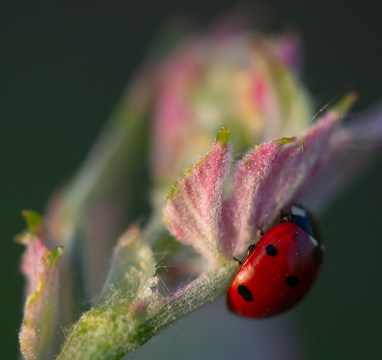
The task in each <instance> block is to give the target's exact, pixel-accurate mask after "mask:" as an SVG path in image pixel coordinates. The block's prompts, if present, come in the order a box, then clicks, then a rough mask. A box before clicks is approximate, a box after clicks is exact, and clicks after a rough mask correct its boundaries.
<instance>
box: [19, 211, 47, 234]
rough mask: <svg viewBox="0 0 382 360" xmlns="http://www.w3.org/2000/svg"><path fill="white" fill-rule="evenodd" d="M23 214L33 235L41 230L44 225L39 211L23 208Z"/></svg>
mask: <svg viewBox="0 0 382 360" xmlns="http://www.w3.org/2000/svg"><path fill="white" fill-rule="evenodd" d="M21 214H22V215H23V217H24V219H25V221H26V223H27V226H28V228H29V230H30V232H31V233H32V234H33V235H37V234H38V232H39V230H40V229H41V227H42V226H43V218H42V216H41V215H40V214H39V213H37V212H35V211H32V210H23V211H22V212H21Z"/></svg>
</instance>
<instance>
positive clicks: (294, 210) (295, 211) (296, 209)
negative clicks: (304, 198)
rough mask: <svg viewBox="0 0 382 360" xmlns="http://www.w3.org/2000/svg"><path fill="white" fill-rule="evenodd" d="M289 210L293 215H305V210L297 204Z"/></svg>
mask: <svg viewBox="0 0 382 360" xmlns="http://www.w3.org/2000/svg"><path fill="white" fill-rule="evenodd" d="M290 212H291V213H292V214H293V215H295V216H301V217H307V214H306V211H305V210H304V209H302V208H300V207H298V206H292V207H291V209H290Z"/></svg>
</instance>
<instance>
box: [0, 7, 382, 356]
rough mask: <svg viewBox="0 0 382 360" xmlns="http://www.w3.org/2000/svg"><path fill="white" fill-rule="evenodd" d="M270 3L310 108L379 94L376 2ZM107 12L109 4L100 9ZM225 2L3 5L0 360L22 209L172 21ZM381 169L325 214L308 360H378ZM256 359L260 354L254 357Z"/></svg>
mask: <svg viewBox="0 0 382 360" xmlns="http://www.w3.org/2000/svg"><path fill="white" fill-rule="evenodd" d="M354 3H355V4H353V3H351V2H347V3H345V4H346V7H344V6H343V5H341V6H340V5H339V4H338V5H337V4H336V3H335V2H333V1H326V0H325V1H311V2H304V1H281V0H280V1H273V2H269V3H268V5H269V8H270V9H271V13H272V14H273V17H272V18H271V20H270V25H271V27H273V28H274V29H276V30H277V29H280V28H281V26H282V25H283V24H288V23H292V24H295V25H297V26H299V27H300V28H301V30H302V31H303V35H304V44H305V50H306V71H305V80H306V83H307V85H308V87H309V88H310V89H311V91H312V92H313V94H314V95H315V96H316V98H317V99H318V102H317V110H318V108H319V107H320V106H322V105H324V104H325V103H326V102H328V101H330V100H332V99H333V98H334V97H335V96H336V95H337V94H338V93H340V92H341V91H342V90H343V89H344V88H345V87H347V86H349V84H350V85H351V86H352V88H354V89H357V90H359V92H360V94H361V100H360V101H359V103H358V104H357V105H356V107H355V110H356V111H359V110H362V109H365V108H367V107H368V106H370V105H371V104H372V103H374V102H375V101H377V100H378V99H380V98H382V69H381V65H382V54H381V38H382V26H381V22H382V15H381V9H380V7H379V5H378V3H377V2H375V4H374V3H373V2H372V1H360V2H358V1H357V2H354ZM106 4H107V5H106ZM234 4H235V2H234V1H227V0H219V1H218V0H204V1H201V0H197V1H192V2H186V1H175V0H168V1H160V0H156V1H155V0H140V1H137V0H125V1H112V2H110V1H104V2H100V1H88V2H82V3H81V4H78V2H77V1H63V2H54V3H53V2H52V1H38V0H35V1H14V2H2V3H1V5H0V36H1V43H0V44H1V48H0V49H1V50H0V51H1V53H0V64H1V66H0V84H1V96H0V146H1V151H0V157H1V160H0V164H1V177H0V179H1V186H0V201H1V206H0V219H1V220H0V239H1V251H0V254H1V259H0V274H1V275H0V276H1V296H0V309H1V322H0V324H1V333H0V343H1V345H0V349H1V350H0V351H1V355H0V357H1V358H2V359H14V358H16V355H17V347H18V342H17V330H18V328H19V325H20V322H21V308H22V284H23V279H22V277H21V276H20V274H19V270H18V265H19V258H20V254H21V251H22V248H21V247H20V246H18V245H16V244H14V243H13V242H12V237H13V235H14V234H15V233H17V232H19V231H20V230H22V229H23V227H24V222H23V220H22V218H21V216H20V210H21V209H24V208H31V209H35V210H37V211H40V212H42V211H43V209H44V204H45V202H46V200H47V199H48V197H49V195H50V194H51V193H52V190H53V189H54V188H55V187H57V185H58V184H60V183H62V182H63V181H65V180H66V179H68V178H69V177H70V175H71V174H72V173H73V172H74V171H75V169H76V168H77V166H78V165H79V163H80V162H81V160H82V159H83V158H84V156H85V154H86V153H87V150H88V149H89V147H90V146H91V144H92V141H93V140H94V138H95V137H96V135H97V133H98V132H99V130H100V128H101V126H102V124H103V123H104V121H105V119H106V118H107V117H108V114H109V113H110V111H111V109H112V107H113V104H114V103H115V102H116V100H117V98H118V96H119V95H120V93H121V91H122V89H123V88H124V85H125V84H126V81H127V80H128V79H129V77H130V76H131V75H132V73H133V71H134V69H135V68H136V67H137V66H138V64H139V63H140V61H141V60H142V59H143V58H144V55H145V51H146V49H147V46H148V43H149V41H150V39H152V37H153V35H154V34H155V33H156V31H157V30H158V28H159V27H160V26H161V25H162V24H163V23H164V22H165V21H166V20H168V19H169V18H170V17H171V16H173V15H175V14H179V13H182V14H189V13H190V14H193V15H195V16H197V17H198V18H199V19H200V20H201V21H202V22H204V21H206V20H209V19H211V18H213V17H214V16H216V15H218V14H220V13H221V12H223V11H227V10H229V9H230V8H231V7H232V6H233V5H234ZM381 165H382V162H381V161H380V162H379V163H377V164H375V166H374V167H373V168H372V169H371V170H370V171H369V172H368V174H367V175H366V176H364V177H363V178H362V179H361V180H360V181H359V182H357V184H355V185H354V186H353V187H351V188H350V189H349V191H348V192H347V193H346V194H345V195H343V196H342V197H340V198H339V199H338V200H337V201H336V202H335V203H334V204H333V205H332V206H331V208H330V209H328V211H327V212H326V213H325V214H324V215H323V216H322V217H321V218H320V223H321V227H322V232H323V234H324V237H325V240H326V246H327V254H328V255H327V259H326V263H325V267H324V270H323V274H322V276H321V278H320V280H319V282H318V284H317V286H316V287H315V289H314V291H313V293H312V294H311V295H310V296H309V297H308V299H306V301H305V302H304V303H303V304H302V305H301V306H300V307H299V308H298V310H297V311H296V312H295V314H296V316H298V317H299V322H300V324H301V328H302V329H303V331H304V339H305V340H306V342H307V344H306V349H307V354H308V358H309V359H324V358H325V359H339V358H340V359H360V358H377V357H378V355H379V353H380V341H381V340H380V339H381V337H382V330H381V323H382V307H381V304H382V235H381V228H380V227H381V224H382V221H381V206H380V201H381V200H382V189H381V183H382V169H381ZM254 354H255V351H254Z"/></svg>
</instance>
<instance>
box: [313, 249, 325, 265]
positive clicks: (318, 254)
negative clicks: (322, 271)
mask: <svg viewBox="0 0 382 360" xmlns="http://www.w3.org/2000/svg"><path fill="white" fill-rule="evenodd" d="M312 255H313V258H314V260H316V261H317V262H318V263H319V264H321V263H322V260H323V258H324V251H323V250H322V247H321V245H317V246H315V247H314V249H313V251H312Z"/></svg>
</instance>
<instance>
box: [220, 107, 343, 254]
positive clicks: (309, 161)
mask: <svg viewBox="0 0 382 360" xmlns="http://www.w3.org/2000/svg"><path fill="white" fill-rule="evenodd" d="M338 118H339V117H338V113H337V112H335V111H331V112H329V113H328V114H327V115H326V117H324V118H323V119H321V120H320V121H318V122H317V123H316V124H315V125H314V126H312V127H310V128H309V129H308V130H307V131H306V132H305V133H303V134H302V135H300V136H298V137H297V138H283V139H280V140H275V141H272V142H270V143H267V144H264V145H261V146H259V147H255V149H254V150H253V151H252V152H250V153H249V154H248V155H246V156H244V158H243V159H242V160H241V161H240V163H239V164H238V169H237V173H236V176H235V179H234V185H233V189H232V194H231V197H230V198H229V199H228V200H227V201H226V202H225V203H224V207H223V214H222V222H221V229H222V238H223V242H225V243H228V244H230V245H231V251H232V254H233V256H243V254H244V253H245V251H246V249H247V247H248V246H249V245H250V244H253V243H256V242H257V236H256V233H257V230H258V229H257V226H260V227H261V228H263V229H265V230H266V229H268V228H269V227H270V226H271V225H272V224H273V222H274V221H275V219H276V218H277V217H278V216H279V214H280V211H281V210H282V209H283V208H284V207H285V206H286V205H288V203H289V202H290V200H291V199H292V198H293V196H294V195H295V193H296V191H297V190H298V189H299V187H300V186H301V185H302V184H303V182H304V181H305V179H306V177H307V175H308V174H309V172H310V170H311V169H312V166H313V165H314V164H315V162H316V161H317V159H318V157H319V156H320V154H321V152H322V151H323V150H324V149H325V147H326V146H327V141H328V139H329V137H330V135H331V134H332V132H333V131H334V129H336V128H337V124H338V121H337V120H338Z"/></svg>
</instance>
